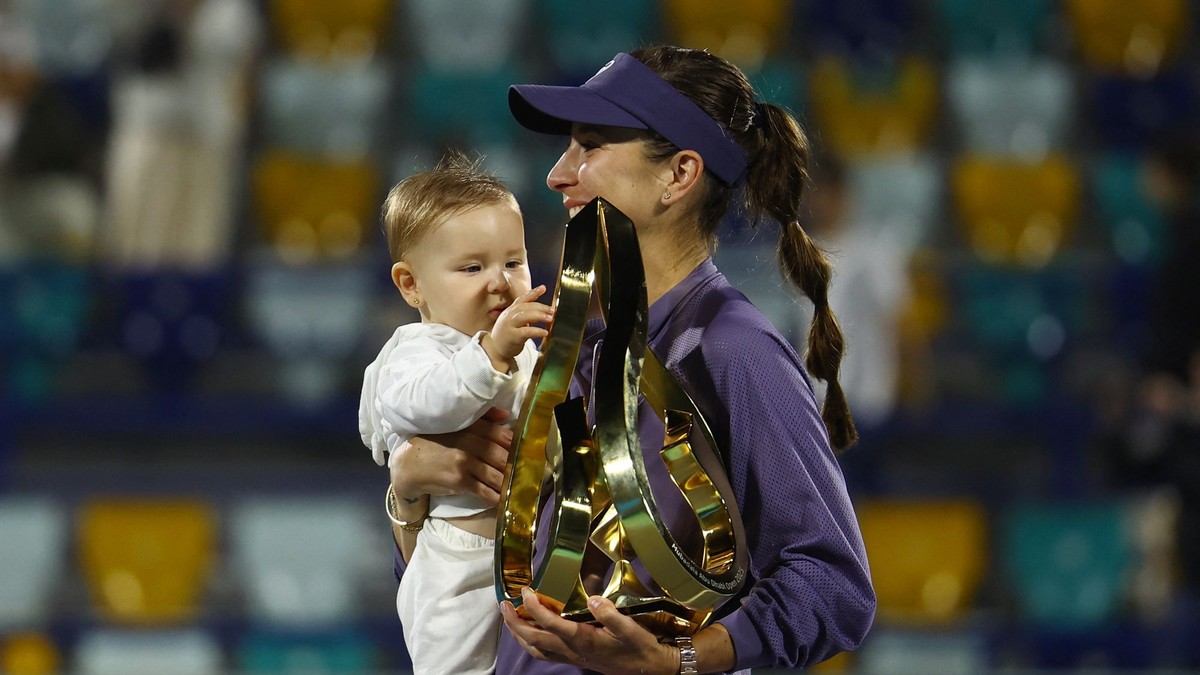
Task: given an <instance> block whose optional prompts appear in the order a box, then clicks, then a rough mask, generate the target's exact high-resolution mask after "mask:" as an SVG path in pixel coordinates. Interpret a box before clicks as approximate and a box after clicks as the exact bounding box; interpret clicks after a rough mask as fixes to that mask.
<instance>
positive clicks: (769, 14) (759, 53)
mask: <svg viewBox="0 0 1200 675" xmlns="http://www.w3.org/2000/svg"><path fill="white" fill-rule="evenodd" d="M661 5H662V12H663V24H664V29H665V31H666V33H667V35H669V36H670V39H671V40H672V41H673V42H674V43H675V44H678V45H681V46H683V47H694V48H696V49H709V50H711V51H712V52H713V53H714V54H717V55H719V56H723V57H725V58H727V59H729V60H730V61H733V62H734V63H736V64H738V65H740V66H742V67H743V68H747V69H749V70H757V69H758V68H759V66H760V65H761V64H762V63H763V61H764V60H765V59H766V58H767V57H769V56H773V55H776V54H778V53H780V52H781V51H782V50H783V47H784V45H785V44H787V41H788V39H789V38H790V32H791V26H792V19H793V17H792V5H793V3H790V2H785V1H784V0H748V1H746V2H739V3H736V4H734V3H725V2H691V1H690V0H663V2H662V3H661Z"/></svg>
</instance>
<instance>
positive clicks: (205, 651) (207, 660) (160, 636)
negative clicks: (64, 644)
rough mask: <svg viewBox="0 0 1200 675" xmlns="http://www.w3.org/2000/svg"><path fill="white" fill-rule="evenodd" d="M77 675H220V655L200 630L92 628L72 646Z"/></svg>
mask: <svg viewBox="0 0 1200 675" xmlns="http://www.w3.org/2000/svg"><path fill="white" fill-rule="evenodd" d="M74 661H75V663H76V670H75V671H72V672H76V673H78V675H162V674H163V673H171V675H222V674H223V673H226V672H229V671H228V670H227V669H226V668H225V667H224V665H225V664H224V654H223V653H222V651H221V645H220V643H219V642H218V640H217V638H216V637H214V636H213V635H210V634H208V633H206V632H204V631H202V630H200V629H193V628H185V629H178V630H124V629H114V628H107V627H105V628H95V629H92V630H89V631H87V632H85V633H84V635H83V636H82V637H81V638H80V639H79V642H78V644H77V645H76V647H75V653H74Z"/></svg>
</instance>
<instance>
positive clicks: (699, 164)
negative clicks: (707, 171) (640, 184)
mask: <svg viewBox="0 0 1200 675" xmlns="http://www.w3.org/2000/svg"><path fill="white" fill-rule="evenodd" d="M703 173H704V158H703V157H701V156H700V153H698V152H696V151H695V150H680V151H679V152H677V153H675V156H674V157H672V158H671V178H670V180H669V182H668V183H667V185H666V187H665V188H663V196H662V202H663V204H672V203H674V202H677V201H679V200H680V199H682V198H683V197H684V196H685V195H687V194H688V193H689V192H691V191H692V190H694V189H695V188H696V186H698V185H699V184H700V176H701V174H703Z"/></svg>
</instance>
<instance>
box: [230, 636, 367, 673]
mask: <svg viewBox="0 0 1200 675" xmlns="http://www.w3.org/2000/svg"><path fill="white" fill-rule="evenodd" d="M236 659H237V663H238V667H239V669H240V670H239V672H243V673H247V674H249V675H256V674H261V675H309V674H310V673H324V674H327V675H337V674H339V673H344V674H345V675H360V674H361V673H368V672H375V671H376V670H377V669H378V667H379V664H378V663H377V661H378V654H377V650H376V648H375V646H374V645H373V644H371V642H370V640H368V639H367V638H364V637H363V636H362V635H360V634H358V633H357V632H354V631H348V630H335V631H285V630H279V629H274V630H266V629H255V630H253V631H251V632H250V633H248V634H247V635H245V636H244V637H242V638H241V641H240V643H239V645H238V648H237V656H236Z"/></svg>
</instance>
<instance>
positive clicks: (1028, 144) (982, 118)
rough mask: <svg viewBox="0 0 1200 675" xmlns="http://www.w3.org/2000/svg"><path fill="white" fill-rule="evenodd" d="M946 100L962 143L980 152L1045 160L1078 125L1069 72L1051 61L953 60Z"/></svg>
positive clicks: (1061, 147) (1060, 146) (1065, 141)
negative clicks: (1076, 123) (1072, 128)
mask: <svg viewBox="0 0 1200 675" xmlns="http://www.w3.org/2000/svg"><path fill="white" fill-rule="evenodd" d="M946 99H947V102H948V103H949V107H950V110H951V111H952V112H953V115H954V119H955V122H956V125H957V127H958V128H959V129H960V130H961V137H962V146H963V147H964V148H965V149H967V150H969V151H971V152H976V153H980V154H988V155H1000V156H1010V157H1022V158H1026V159H1033V160H1036V159H1041V158H1042V157H1044V156H1045V155H1046V154H1047V153H1050V152H1053V151H1058V150H1062V149H1064V148H1065V147H1066V146H1067V140H1068V133H1069V130H1070V129H1071V127H1072V125H1073V124H1075V117H1076V114H1075V110H1074V83H1073V82H1072V76H1071V73H1070V70H1069V69H1068V68H1067V67H1066V65H1064V64H1062V63H1058V62H1055V61H1051V60H1048V59H1022V60H1006V61H1002V60H998V59H988V60H984V59H959V60H956V61H953V62H951V64H950V67H949V68H948V72H947V75H946Z"/></svg>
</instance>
